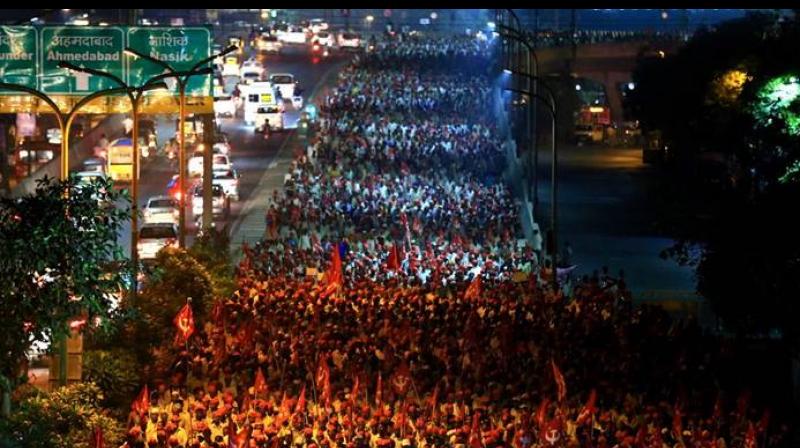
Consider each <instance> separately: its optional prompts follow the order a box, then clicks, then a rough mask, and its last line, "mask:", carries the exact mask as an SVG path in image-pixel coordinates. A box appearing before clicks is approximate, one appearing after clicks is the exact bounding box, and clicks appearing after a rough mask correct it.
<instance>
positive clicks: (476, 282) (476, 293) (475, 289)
mask: <svg viewBox="0 0 800 448" xmlns="http://www.w3.org/2000/svg"><path fill="white" fill-rule="evenodd" d="M481 286H482V285H481V276H480V275H476V276H475V278H474V279H473V280H472V283H470V284H469V287H467V291H466V292H465V293H464V300H475V299H477V298H478V297H480V295H481Z"/></svg>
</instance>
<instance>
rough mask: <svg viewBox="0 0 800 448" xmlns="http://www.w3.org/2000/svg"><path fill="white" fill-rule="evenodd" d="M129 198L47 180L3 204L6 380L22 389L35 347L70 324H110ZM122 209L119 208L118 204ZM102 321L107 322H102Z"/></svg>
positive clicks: (99, 184) (104, 185)
mask: <svg viewBox="0 0 800 448" xmlns="http://www.w3.org/2000/svg"><path fill="white" fill-rule="evenodd" d="M126 202H127V194H126V193H124V192H119V191H116V190H114V188H113V186H112V184H111V181H109V180H104V179H99V180H96V181H93V182H92V183H90V184H83V185H80V184H79V183H78V180H77V178H75V177H70V178H69V179H68V180H66V181H63V182H62V181H57V180H53V179H48V178H44V179H42V180H41V181H40V182H39V184H38V185H37V187H36V191H35V192H34V193H33V194H31V195H28V196H25V197H22V198H18V199H11V198H3V199H0V328H2V332H3V336H2V337H0V379H2V380H3V381H2V383H3V386H4V387H3V389H5V390H9V389H11V388H13V387H14V385H15V384H17V383H18V382H19V380H18V378H19V376H20V374H21V372H20V367H21V365H22V363H23V361H24V359H25V353H26V352H27V351H28V350H29V349H30V347H31V345H32V344H33V343H34V342H45V341H53V340H55V339H56V338H58V337H59V336H61V335H66V334H67V333H68V331H69V327H68V323H69V320H70V319H72V318H76V317H80V316H83V317H84V318H86V319H87V322H89V323H91V325H88V327H91V326H93V325H94V322H95V318H97V317H100V318H110V317H111V314H112V310H113V308H114V306H113V301H114V299H113V296H114V295H115V294H118V293H119V292H120V288H121V286H122V277H121V275H122V274H121V272H120V271H119V270H114V271H110V270H109V269H107V266H108V265H109V264H112V263H114V262H119V261H120V260H121V259H122V251H121V249H120V247H119V246H118V245H117V234H118V232H119V231H120V230H121V228H122V224H123V223H124V222H125V221H126V220H127V219H129V216H130V211H129V210H130V209H129V207H126V206H124V204H125V203H126ZM120 203H121V204H123V207H119V204H120ZM101 320H102V319H101Z"/></svg>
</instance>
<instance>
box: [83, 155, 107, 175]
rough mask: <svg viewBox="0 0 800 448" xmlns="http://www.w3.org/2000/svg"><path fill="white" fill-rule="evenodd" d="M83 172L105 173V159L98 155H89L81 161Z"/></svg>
mask: <svg viewBox="0 0 800 448" xmlns="http://www.w3.org/2000/svg"><path fill="white" fill-rule="evenodd" d="M83 171H84V172H94V173H100V174H101V175H105V174H106V160H105V159H103V158H100V157H89V158H88V159H86V160H84V161H83Z"/></svg>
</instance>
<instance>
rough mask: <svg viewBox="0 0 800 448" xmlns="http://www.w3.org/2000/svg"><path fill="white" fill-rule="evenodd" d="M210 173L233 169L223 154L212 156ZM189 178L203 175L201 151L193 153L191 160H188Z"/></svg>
mask: <svg viewBox="0 0 800 448" xmlns="http://www.w3.org/2000/svg"><path fill="white" fill-rule="evenodd" d="M211 157H212V159H211V160H212V165H211V170H212V171H221V170H230V169H232V168H233V165H232V164H231V159H230V157H228V156H227V155H225V154H218V153H215V154H212V156H211ZM188 169H189V176H192V177H196V176H202V175H203V151H202V150H198V151H195V153H194V155H193V156H192V158H190V159H189V166H188Z"/></svg>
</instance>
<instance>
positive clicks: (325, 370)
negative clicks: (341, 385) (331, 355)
mask: <svg viewBox="0 0 800 448" xmlns="http://www.w3.org/2000/svg"><path fill="white" fill-rule="evenodd" d="M317 385H318V386H319V388H320V391H321V394H320V401H324V402H325V403H326V406H327V403H329V402H330V399H331V370H330V367H328V355H327V354H323V355H322V356H321V357H320V360H319V368H317Z"/></svg>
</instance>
